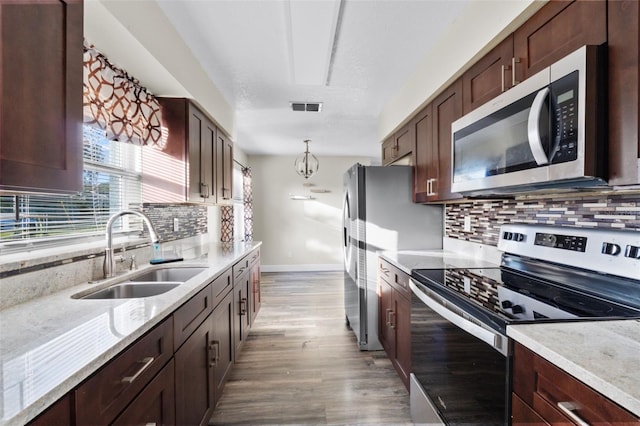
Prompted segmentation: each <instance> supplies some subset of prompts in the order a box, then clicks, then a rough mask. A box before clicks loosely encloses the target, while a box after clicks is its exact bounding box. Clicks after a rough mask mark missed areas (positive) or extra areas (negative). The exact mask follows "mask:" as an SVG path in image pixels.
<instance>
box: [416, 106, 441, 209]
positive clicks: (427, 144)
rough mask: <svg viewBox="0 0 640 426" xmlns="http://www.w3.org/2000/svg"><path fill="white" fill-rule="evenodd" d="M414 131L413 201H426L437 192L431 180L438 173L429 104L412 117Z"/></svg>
mask: <svg viewBox="0 0 640 426" xmlns="http://www.w3.org/2000/svg"><path fill="white" fill-rule="evenodd" d="M412 125H413V126H414V128H415V133H416V152H415V158H416V162H415V167H414V171H413V173H414V175H413V177H414V183H413V201H414V202H416V203H426V202H428V201H433V200H434V199H436V197H437V193H436V192H435V191H434V190H433V182H434V181H435V180H436V178H437V176H438V173H439V170H438V168H439V166H438V145H437V144H435V143H434V142H433V113H432V108H431V104H429V105H427V106H426V107H424V108H423V109H422V110H421V111H420V112H419V113H418V115H417V116H416V117H415V118H414V119H413V121H412Z"/></svg>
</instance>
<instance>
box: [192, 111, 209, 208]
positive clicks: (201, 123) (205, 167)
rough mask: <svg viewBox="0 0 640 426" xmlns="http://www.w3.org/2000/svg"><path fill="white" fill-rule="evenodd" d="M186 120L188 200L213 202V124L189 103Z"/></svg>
mask: <svg viewBox="0 0 640 426" xmlns="http://www.w3.org/2000/svg"><path fill="white" fill-rule="evenodd" d="M188 121H189V135H188V137H189V142H188V145H189V168H188V170H189V201H195V202H207V203H208V202H215V195H214V191H215V187H214V183H213V164H214V149H213V144H214V142H215V126H213V125H212V124H211V123H210V121H209V119H208V118H207V117H206V116H205V115H204V114H203V113H202V112H201V111H200V110H199V109H198V108H196V107H195V106H193V105H191V104H190V105H189V118H188ZM212 196H213V198H212Z"/></svg>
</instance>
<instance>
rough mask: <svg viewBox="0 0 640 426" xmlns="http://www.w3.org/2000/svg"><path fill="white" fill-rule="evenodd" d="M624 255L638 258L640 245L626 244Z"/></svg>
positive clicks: (639, 256)
mask: <svg viewBox="0 0 640 426" xmlns="http://www.w3.org/2000/svg"><path fill="white" fill-rule="evenodd" d="M624 257H630V258H631V259H640V247H637V246H632V245H628V246H627V248H626V249H625V250H624Z"/></svg>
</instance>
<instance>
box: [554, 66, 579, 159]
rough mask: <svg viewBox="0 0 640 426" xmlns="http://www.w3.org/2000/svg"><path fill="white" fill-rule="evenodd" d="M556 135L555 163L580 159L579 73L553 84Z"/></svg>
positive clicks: (576, 72)
mask: <svg viewBox="0 0 640 426" xmlns="http://www.w3.org/2000/svg"><path fill="white" fill-rule="evenodd" d="M551 93H552V101H551V104H552V109H553V121H554V126H553V129H554V135H555V153H554V155H553V161H552V162H553V163H564V162H566V161H573V160H575V159H577V158H578V71H574V72H573V73H571V74H569V75H567V76H565V77H563V78H561V79H559V80H557V81H554V82H553V83H551Z"/></svg>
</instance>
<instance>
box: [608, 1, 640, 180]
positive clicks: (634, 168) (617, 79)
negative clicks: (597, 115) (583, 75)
mask: <svg viewBox="0 0 640 426" xmlns="http://www.w3.org/2000/svg"><path fill="white" fill-rule="evenodd" d="M607 12H608V13H607V15H608V18H609V25H608V32H609V34H608V56H609V77H608V78H609V184H610V185H627V184H637V183H640V160H639V158H640V126H639V123H638V121H639V120H640V90H639V88H638V80H639V79H640V55H639V50H640V49H639V47H638V42H639V40H640V32H639V31H638V22H640V3H638V1H637V0H625V1H609V2H608V10H607Z"/></svg>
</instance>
